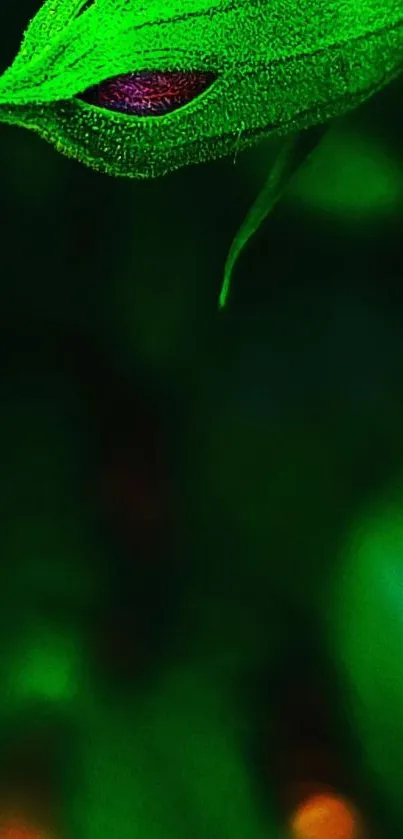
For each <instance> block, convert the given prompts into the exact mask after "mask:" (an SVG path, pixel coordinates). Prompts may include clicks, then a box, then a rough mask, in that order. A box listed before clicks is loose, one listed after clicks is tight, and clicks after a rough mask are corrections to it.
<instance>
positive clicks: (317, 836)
mask: <svg viewBox="0 0 403 839" xmlns="http://www.w3.org/2000/svg"><path fill="white" fill-rule="evenodd" d="M291 828H292V833H291V836H292V839H360V837H359V833H358V823H357V816H356V814H355V812H354V810H353V808H352V807H351V806H350V805H349V804H348V802H347V801H345V800H344V799H343V798H341V797H340V796H337V795H335V794H332V793H328V792H326V793H318V794H315V795H311V796H310V797H309V798H308V799H306V800H305V801H304V802H303V803H302V804H301V806H300V807H299V808H298V810H297V811H296V813H295V814H294V816H293V819H292V822H291ZM0 839H1V837H0Z"/></svg>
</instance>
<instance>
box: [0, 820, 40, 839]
mask: <svg viewBox="0 0 403 839" xmlns="http://www.w3.org/2000/svg"><path fill="white" fill-rule="evenodd" d="M0 839H44V835H43V833H40V832H39V831H38V830H36V829H35V828H34V827H30V826H29V825H27V824H25V822H23V821H20V820H19V819H7V820H3V819H1V818H0Z"/></svg>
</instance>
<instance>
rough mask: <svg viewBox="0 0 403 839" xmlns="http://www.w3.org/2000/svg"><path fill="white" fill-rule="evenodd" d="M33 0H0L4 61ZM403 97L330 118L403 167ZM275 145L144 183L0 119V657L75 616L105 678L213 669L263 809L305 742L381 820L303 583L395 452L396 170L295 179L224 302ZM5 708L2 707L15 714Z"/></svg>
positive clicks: (320, 579) (383, 477)
mask: <svg viewBox="0 0 403 839" xmlns="http://www.w3.org/2000/svg"><path fill="white" fill-rule="evenodd" d="M36 10H37V3H36V2H35V0H30V2H28V0H19V2H18V3H15V4H13V5H12V6H10V5H8V8H6V9H4V10H3V11H2V24H1V30H0V33H1V35H0V37H1V42H0V63H1V66H2V67H3V68H4V69H5V68H6V66H8V64H9V63H10V62H11V61H12V59H13V57H14V55H15V53H16V51H17V49H18V46H19V40H20V35H21V32H22V30H23V29H24V28H25V26H26V22H27V20H28V19H29V18H30V17H32V15H33V14H34V13H35V11H36ZM401 103H402V85H401V83H400V82H399V83H396V84H394V85H393V86H392V87H391V88H389V89H388V90H387V91H385V92H383V93H382V94H379V95H378V96H377V97H376V98H375V99H374V100H372V101H371V102H370V103H368V104H367V105H365V106H364V107H363V108H361V109H360V112H359V113H358V114H355V115H350V116H349V117H348V118H346V119H345V120H344V121H340V122H339V124H338V125H339V126H340V129H339V130H340V132H341V134H340V136H342V137H344V144H345V148H347V150H348V141H349V132H354V131H355V130H357V128H358V130H359V131H360V132H361V136H362V137H363V138H365V139H366V140H367V141H368V148H369V149H370V148H371V143H373V142H374V141H375V140H376V143H377V144H378V146H380V147H382V148H384V149H386V152H385V153H386V154H389V155H390V156H392V157H393V160H394V166H395V169H394V170H393V171H394V172H395V173H396V175H395V176H396V178H397V177H398V175H399V177H401V178H402V181H403V174H402V167H403V151H402V148H403V144H402V140H403V125H402V122H401V119H400V116H399V115H400V113H401ZM343 132H344V133H343ZM275 148H276V144H275V143H267V144H264V145H263V146H261V147H259V148H257V149H254V150H251V151H250V152H247V153H245V154H243V155H241V156H239V157H238V158H237V160H236V165H234V161H232V160H230V159H229V160H225V161H220V162H217V163H213V164H210V165H205V166H200V167H193V168H190V169H184V170H181V171H178V172H176V173H174V174H173V175H171V176H168V177H166V178H165V179H161V180H157V181H144V182H136V181H134V180H133V181H131V180H112V179H109V178H108V177H106V176H103V175H99V174H97V173H94V172H92V171H91V170H89V169H85V168H84V167H82V166H80V165H79V164H78V163H76V162H74V161H71V160H68V159H66V158H64V157H62V156H60V155H59V154H57V152H56V151H55V150H54V149H53V148H52V147H51V146H50V145H47V144H46V143H45V142H44V141H43V140H41V139H39V138H38V137H36V136H35V135H34V134H30V133H28V132H25V131H24V130H22V129H17V128H14V127H9V126H1V127H0V160H1V185H2V186H1V190H2V197H1V208H2V223H1V229H0V239H1V256H2V265H1V308H0V400H1V405H0V481H1V495H0V498H1V519H0V520H1V522H2V523H1V527H0V551H1V572H0V573H1V580H0V592H1V593H0V597H1V598H2V606H1V608H0V612H1V614H2V618H1V620H2V622H3V627H2V633H1V636H0V646H1V651H2V657H3V658H2V661H3V660H4V661H6V660H8V659H7V653H8V650H9V644H10V643H11V642H10V641H9V638H10V637H11V635H12V636H13V637H14V635H15V636H16V637H17V636H18V632H19V628H20V626H21V625H25V623H26V625H27V626H28V625H30V624H29V621H30V620H31V619H32V621H35V620H36V619H40V618H38V616H46V619H48V617H49V616H50V617H49V620H53V621H56V622H57V621H59V622H64V623H63V626H65V627H66V628H67V627H69V626H70V625H71V626H74V627H79V628H80V632H81V633H82V634H83V635H84V636H85V640H86V643H87V646H88V648H89V657H90V661H91V669H90V672H91V676H90V678H91V680H92V686H93V691H94V694H95V696H97V695H99V697H100V698H101V697H103V698H104V700H105V699H106V701H107V702H108V701H110V702H111V703H113V702H114V701H115V697H116V696H117V695H120V696H122V695H123V696H125V697H129V696H131V695H134V694H136V693H137V692H139V691H145V694H146V695H147V691H150V690H152V687H151V686H152V685H153V684H155V683H156V682H157V683H158V674H159V672H160V670H161V668H165V667H167V666H168V667H169V666H172V667H173V668H175V667H176V666H178V662H185V663H187V664H186V666H189V667H193V666H194V667H195V668H196V669H197V668H198V667H200V668H202V671H203V668H207V671H208V672H209V673H213V674H215V678H216V679H217V680H220V679H222V680H223V681H225V680H228V683H229V684H230V685H231V686H232V687H231V689H232V688H233V695H234V704H235V705H236V706H237V707H238V705H239V707H240V708H242V713H241V716H242V719H244V720H245V732H246V733H245V754H244V760H245V761H246V762H247V765H248V771H250V774H251V776H253V778H254V779H255V780H256V789H257V790H258V792H257V793H256V795H257V799H259V800H260V798H261V800H262V801H263V805H262V806H263V808H264V806H265V805H264V802H265V800H266V798H267V800H269V799H270V800H271V799H272V798H273V796H274V793H275V794H276V795H277V793H278V795H279V798H278V799H277V798H276V801H277V800H278V801H279V802H280V801H281V804H279V805H278V806H279V807H282V806H283V802H284V801H285V800H286V799H287V795H288V792H287V789H288V785H289V784H290V783H291V781H292V778H293V776H292V769H291V768H290V764H289V763H288V762H287V754H288V751H287V750H288V749H291V748H297V745H298V743H301V744H302V746H301V748H302V749H303V750H305V751H304V754H305V755H306V760H307V766H308V765H309V754H310V751H311V749H312V750H313V749H314V745H315V743H316V742H317V741H318V742H320V743H321V744H322V747H323V749H324V750H325V753H326V755H327V763H326V761H325V763H326V767H325V769H324V770H323V771H324V775H325V776H326V778H327V777H328V778H329V779H330V780H332V781H334V782H335V783H336V784H339V785H340V786H341V787H343V784H344V788H345V789H346V791H347V792H349V791H352V792H353V793H354V795H356V796H357V797H358V800H359V803H360V806H361V808H362V810H363V811H364V812H365V813H366V814H367V815H368V816H369V818H370V819H372V820H374V822H375V821H376V819H379V820H380V823H381V825H382V830H383V833H381V834H380V835H382V836H386V835H389V833H387V830H390V833H391V835H392V834H393V833H394V830H395V829H396V828H395V825H396V823H398V822H399V814H398V813H393V812H391V813H390V812H389V809H388V802H385V800H384V798H383V796H382V795H380V796H379V800H378V799H377V793H376V789H374V788H373V786H371V776H370V773H369V772H368V774H367V773H366V767H365V762H363V761H362V758H361V757H360V748H359V746H357V743H355V740H354V731H353V730H351V726H350V725H349V713H348V708H346V707H345V706H344V705H343V698H344V697H343V691H342V690H341V689H340V685H339V684H338V681H337V676H336V673H335V668H334V662H333V661H332V660H331V657H329V654H328V653H327V652H326V646H325V645H324V644H322V634H321V632H322V630H321V624H320V620H319V616H318V611H319V610H318V604H320V603H321V602H322V600H321V599H322V598H323V596H324V595H323V590H322V586H323V583H324V581H325V580H326V579H327V574H328V571H329V569H330V568H332V567H333V566H334V564H335V563H336V561H337V552H338V549H339V545H340V544H341V543H342V541H343V538H344V534H345V532H346V530H347V528H348V527H349V526H350V525H351V523H352V522H354V518H355V515H356V513H357V510H359V509H360V508H361V506H362V505H363V504H365V501H366V500H367V499H371V498H372V497H375V496H376V495H377V493H378V492H380V491H381V490H382V488H383V487H384V486H387V485H388V482H389V481H392V480H394V478H395V477H396V475H398V474H399V471H400V469H401V468H402V467H403V433H402V419H403V384H402V372H403V276H402V252H403V249H402V245H401V241H402V208H403V186H402V187H401V193H400V199H399V200H396V201H395V202H394V203H393V202H391V206H390V207H388V206H386V208H385V207H384V206H383V207H382V208H381V210H380V211H379V213H377V212H376V211H375V212H373V213H372V214H367V215H366V214H365V213H363V214H362V216H361V217H356V216H355V217H354V218H352V217H351V214H350V215H349V213H348V212H346V213H344V214H343V213H340V212H339V213H334V212H332V211H331V210H329V209H326V207H323V205H322V206H321V205H320V204H319V205H317V206H312V204H311V206H310V205H309V201H308V202H306V203H305V204H304V201H302V202H301V201H298V200H296V199H295V198H293V194H292V190H291V191H290V194H289V195H286V196H285V199H284V201H283V202H282V203H281V204H280V205H279V206H278V207H277V209H276V210H275V212H274V214H273V215H272V217H270V218H269V219H268V220H267V221H266V223H265V224H264V225H263V227H262V229H261V230H260V231H259V234H258V235H257V236H256V237H255V238H254V239H253V241H252V242H251V243H250V245H249V246H248V248H247V249H246V250H245V252H244V253H243V255H242V257H241V259H240V262H239V264H238V266H237V268H236V271H235V274H234V280H233V287H232V292H231V296H230V301H229V305H228V308H227V309H226V310H225V311H224V312H223V313H219V312H218V310H217V297H218V293H219V290H220V285H221V280H222V272H223V266H224V262H225V258H226V255H227V252H228V249H229V246H230V244H231V241H232V238H233V236H234V235H235V232H236V230H237V227H238V226H239V224H240V223H241V221H242V219H243V217H244V215H245V213H246V212H247V210H248V208H249V206H250V204H251V202H252V201H253V199H254V197H255V195H256V193H257V191H258V189H259V185H260V184H261V183H262V181H263V178H264V176H265V173H266V171H267V170H268V168H269V166H270V162H271V160H272V159H273V156H274V153H275ZM335 148H336V150H337V143H336V145H335V146H333V150H334V149H335ZM325 163H326V166H327V169H326V167H325V169H326V172H327V173H328V174H329V173H333V176H335V177H336V178H337V165H338V163H337V154H336V155H335V156H334V158H332V153H331V151H330V152H329V155H328V157H327V159H326V161H325ZM374 166H375V164H374ZM335 169H336V175H334V171H335ZM375 177H376V176H375ZM361 186H362V184H361ZM301 188H302V191H304V190H305V194H306V195H309V179H306V181H305V185H303V186H302V187H301ZM359 188H360V181H359V178H358V181H357V189H359ZM322 606H323V603H322ZM27 616H31V617H27ZM61 616H62V617H61ZM66 631H67V629H66ZM133 639H135V641H134V640H133ZM10 648H11V647H10ZM117 651H119V652H117ZM1 666H2V667H3V665H1ZM4 667H6V665H4ZM4 667H3V670H4ZM2 672H3V671H2ZM4 672H5V671H4ZM203 672H204V671H203ZM305 694H306V696H307V698H306V699H305V698H303V697H305ZM284 696H291V697H293V701H290V702H289V703H288V702H286V701H285V700H284ZM309 697H310V698H309ZM305 702H306V703H307V704H306V706H305ZM39 704H40V703H39ZM301 709H304V710H303V711H302V710H301ZM8 713H11V718H12V719H14V722H13V723H12V725H11V727H10V726H9V728H8V731H9V732H10V731H13V730H14V729H18V730H20V731H21V730H22V727H23V723H22V722H21V720H25V721H26V725H27V726H28V728H29V726H31V725H32V722H30V721H29V720H30V709H29V706H28V708H25V709H24V710H23V711H18V714H20V713H21V714H22V713H23V714H25V715H26V716H22V717H18V714H17V716H15V717H13V710H12V709H11V712H10V710H9V709H8V710H7V714H8ZM16 713H17V712H16ZM56 717H57V713H56ZM68 718H69V714H68V713H67V719H68ZM7 719H8V717H7ZM63 719H65V712H63ZM309 721H310V722H309ZM24 724H25V723H24ZM52 724H53V723H52ZM68 724H69V725H70V723H68ZM55 725H56V726H57V725H58V723H57V721H56V723H55ZM13 726H14V728H13ZM73 727H74V726H73ZM45 728H46V726H45ZM273 732H274V733H273ZM287 732H288V733H287ZM10 736H11V746H10V745H9V746H8V747H7V748H5V747H4V743H3V763H4V762H5V760H6V758H5V757H4V755H7V756H8V757H7V760H9V759H10V754H11V752H12V744H13V742H14V741H13V736H12V735H10ZM77 737H78V735H77ZM3 739H4V738H3ZM290 744H291V745H290ZM63 748H64V747H63ZM77 749H78V752H79V749H80V745H79V737H78V746H77ZM78 752H77V753H78ZM269 752H270V755H271V757H270V759H269V760H268V758H267V754H268V753H269ZM0 759H1V755H0ZM75 760H78V759H77V758H76V757H75V756H74V754H73V756H72V758H71V765H73V764H74V761H75ZM16 771H17V770H16ZM4 773H5V775H6V776H7V769H3V774H4ZM17 774H18V773H17ZM302 774H303V770H302ZM326 778H325V780H326ZM319 780H320V779H319ZM168 781H169V779H168V778H167V783H168ZM287 800H288V799H287ZM276 806H277V805H276ZM285 806H287V805H285ZM388 818H390V826H389V827H387V821H388ZM394 835H396V834H394ZM116 837H117V839H119V836H118V833H116ZM84 839H85V837H84ZM161 839H165V837H163V836H161ZM220 839H221V837H220Z"/></svg>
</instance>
